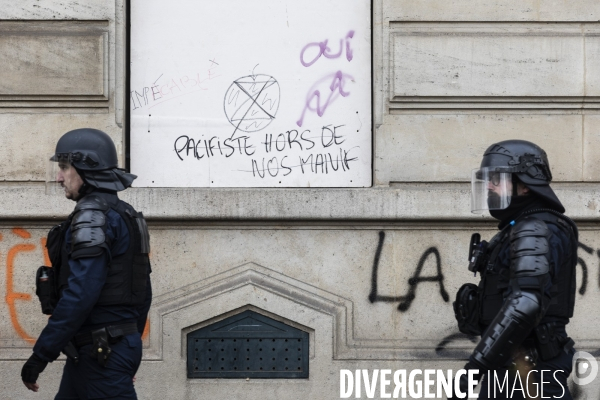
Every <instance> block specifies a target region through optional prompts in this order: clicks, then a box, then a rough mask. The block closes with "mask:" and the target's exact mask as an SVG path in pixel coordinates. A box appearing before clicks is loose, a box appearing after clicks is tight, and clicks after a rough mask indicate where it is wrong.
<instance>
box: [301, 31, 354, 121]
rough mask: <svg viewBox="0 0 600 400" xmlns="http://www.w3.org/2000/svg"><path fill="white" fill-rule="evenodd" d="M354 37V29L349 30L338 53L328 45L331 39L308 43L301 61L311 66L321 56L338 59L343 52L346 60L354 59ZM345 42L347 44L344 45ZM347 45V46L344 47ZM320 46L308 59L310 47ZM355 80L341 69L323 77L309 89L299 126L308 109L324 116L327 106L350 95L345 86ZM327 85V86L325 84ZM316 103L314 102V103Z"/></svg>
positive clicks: (341, 40) (303, 50)
mask: <svg viewBox="0 0 600 400" xmlns="http://www.w3.org/2000/svg"><path fill="white" fill-rule="evenodd" d="M353 37H354V31H353V30H351V31H349V32H348V34H347V35H346V37H345V38H344V39H340V47H339V51H338V52H337V53H332V51H331V49H330V48H329V46H328V41H329V39H326V40H324V41H322V42H312V43H308V44H307V45H306V46H304V47H303V48H302V51H300V63H301V64H302V65H303V66H304V67H307V68H308V67H310V66H311V65H313V64H314V63H316V62H317V61H318V60H319V59H320V58H321V56H323V57H325V58H328V59H336V58H339V57H341V55H342V53H343V52H344V49H345V53H346V60H348V62H350V61H352V59H353V53H352V49H351V48H350V40H351V39H352V38H353ZM344 42H345V44H346V45H345V46H344ZM344 47H345V48H344ZM313 48H318V52H317V54H316V55H315V56H313V58H312V59H310V60H308V61H307V60H306V58H307V56H306V52H307V51H308V50H310V49H313ZM349 80H350V81H354V78H353V77H352V76H351V75H348V74H346V73H344V72H342V71H341V70H338V71H336V72H333V73H331V74H327V75H325V76H324V77H323V78H321V79H319V80H318V81H317V82H316V83H315V84H314V85H312V86H311V88H310V89H309V90H308V93H307V95H306V102H305V105H304V109H303V110H302V113H301V115H300V118H299V119H298V121H296V124H297V125H298V126H299V127H302V125H303V123H304V117H305V114H306V112H307V111H310V112H314V113H316V114H317V115H318V116H319V117H322V116H323V114H325V111H326V110H327V108H328V107H329V106H330V105H331V104H332V103H333V102H334V101H335V100H336V99H338V98H339V97H340V96H342V97H347V96H349V95H350V92H349V91H347V90H345V89H344V87H345V86H346V85H347V83H348V81H349ZM324 85H327V86H324ZM313 103H314V104H313Z"/></svg>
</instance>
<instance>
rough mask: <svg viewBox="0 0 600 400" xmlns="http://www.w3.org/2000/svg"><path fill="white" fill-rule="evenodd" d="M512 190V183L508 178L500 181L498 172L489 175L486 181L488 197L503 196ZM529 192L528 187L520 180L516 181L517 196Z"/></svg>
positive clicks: (525, 194)
mask: <svg viewBox="0 0 600 400" xmlns="http://www.w3.org/2000/svg"><path fill="white" fill-rule="evenodd" d="M512 192H513V183H512V181H510V180H506V181H505V182H501V181H500V177H499V174H496V175H491V176H490V180H489V181H488V197H491V198H494V197H499V196H504V195H506V194H507V193H508V194H511V193H512ZM528 194H529V188H528V187H527V186H525V185H524V184H523V183H521V182H517V196H527V195H528Z"/></svg>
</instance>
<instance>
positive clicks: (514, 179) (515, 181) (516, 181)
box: [511, 174, 521, 198]
mask: <svg viewBox="0 0 600 400" xmlns="http://www.w3.org/2000/svg"><path fill="white" fill-rule="evenodd" d="M511 180H512V196H513V198H514V197H517V196H518V191H519V190H518V185H519V182H521V181H520V180H519V178H517V175H516V174H511Z"/></svg>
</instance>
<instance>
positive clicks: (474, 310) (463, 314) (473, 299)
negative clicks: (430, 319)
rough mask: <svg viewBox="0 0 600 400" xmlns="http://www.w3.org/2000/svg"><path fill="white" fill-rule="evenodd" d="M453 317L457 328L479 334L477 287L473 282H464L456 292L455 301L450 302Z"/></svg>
mask: <svg viewBox="0 0 600 400" xmlns="http://www.w3.org/2000/svg"><path fill="white" fill-rule="evenodd" d="M452 307H453V308H454V317H455V318H456V321H457V322H458V329H459V330H460V331H461V332H462V333H465V334H467V335H481V328H480V327H479V295H478V287H477V285H475V284H473V283H465V284H464V285H462V286H461V287H460V289H458V292H457V293H456V301H455V302H454V303H452Z"/></svg>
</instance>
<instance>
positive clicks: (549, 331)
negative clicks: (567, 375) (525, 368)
mask: <svg viewBox="0 0 600 400" xmlns="http://www.w3.org/2000/svg"><path fill="white" fill-rule="evenodd" d="M558 326H559V325H558V324H557V323H556V322H548V323H545V324H540V325H538V326H537V327H535V328H534V330H533V332H531V335H529V336H528V337H527V339H525V341H524V342H523V343H522V344H521V345H520V346H519V348H518V349H517V351H516V352H515V353H514V354H513V356H512V359H511V360H510V361H509V363H511V364H512V365H513V366H518V365H519V362H522V361H525V362H526V363H528V364H529V365H531V366H532V367H535V366H536V364H537V363H538V361H539V360H542V361H548V360H551V359H553V358H555V357H557V356H558V355H559V354H560V353H561V352H563V351H564V352H565V353H569V351H571V349H572V348H573V346H574V345H575V342H574V341H573V339H571V338H570V337H568V336H561V335H559V334H558V333H557V332H556V331H557V329H556V328H557V327H558Z"/></svg>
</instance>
